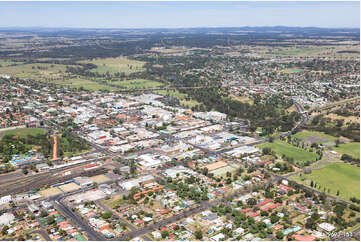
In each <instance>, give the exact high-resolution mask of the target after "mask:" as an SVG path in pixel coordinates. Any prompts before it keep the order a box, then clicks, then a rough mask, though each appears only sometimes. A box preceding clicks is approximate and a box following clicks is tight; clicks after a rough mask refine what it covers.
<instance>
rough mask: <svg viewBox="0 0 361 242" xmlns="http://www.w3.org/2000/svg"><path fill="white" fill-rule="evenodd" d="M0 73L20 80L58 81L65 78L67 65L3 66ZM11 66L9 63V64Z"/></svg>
mask: <svg viewBox="0 0 361 242" xmlns="http://www.w3.org/2000/svg"><path fill="white" fill-rule="evenodd" d="M1 63H2V62H0V65H2V67H0V73H2V74H6V75H10V76H15V77H18V78H32V79H40V81H46V80H52V79H57V78H60V77H62V76H63V74H64V73H65V70H66V67H65V65H60V64H57V65H53V64H44V63H34V64H16V65H6V64H1ZM8 64H9V63H8Z"/></svg>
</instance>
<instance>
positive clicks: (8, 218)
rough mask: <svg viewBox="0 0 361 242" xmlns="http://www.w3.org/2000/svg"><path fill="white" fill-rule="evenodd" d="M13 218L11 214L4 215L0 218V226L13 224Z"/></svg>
mask: <svg viewBox="0 0 361 242" xmlns="http://www.w3.org/2000/svg"><path fill="white" fill-rule="evenodd" d="M14 220H15V216H14V215H13V214H12V213H4V214H3V215H1V216H0V225H1V226H5V225H9V224H11V223H12V222H14Z"/></svg>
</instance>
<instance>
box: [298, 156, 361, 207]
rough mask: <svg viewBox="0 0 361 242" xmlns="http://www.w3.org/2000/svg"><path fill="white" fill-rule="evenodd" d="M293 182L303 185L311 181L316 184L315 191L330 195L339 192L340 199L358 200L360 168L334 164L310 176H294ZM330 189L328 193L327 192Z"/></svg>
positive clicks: (315, 171) (313, 172)
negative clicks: (352, 198)
mask: <svg viewBox="0 0 361 242" xmlns="http://www.w3.org/2000/svg"><path fill="white" fill-rule="evenodd" d="M293 179H294V180H296V181H297V182H300V183H302V184H304V185H310V183H311V181H313V182H314V183H317V189H318V190H320V191H325V192H326V193H329V194H331V195H336V194H337V191H340V195H339V196H340V197H341V198H343V199H346V200H349V199H350V197H357V198H360V168H358V167H355V166H352V165H349V164H345V163H340V162H335V163H331V164H328V165H325V166H324V167H322V168H320V169H317V170H313V171H312V173H310V174H303V175H301V176H294V177H293ZM328 189H330V192H328Z"/></svg>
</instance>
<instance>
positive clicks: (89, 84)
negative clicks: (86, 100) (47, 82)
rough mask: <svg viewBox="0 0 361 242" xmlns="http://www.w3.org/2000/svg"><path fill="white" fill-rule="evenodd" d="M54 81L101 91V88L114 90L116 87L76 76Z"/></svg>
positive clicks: (71, 86)
mask: <svg viewBox="0 0 361 242" xmlns="http://www.w3.org/2000/svg"><path fill="white" fill-rule="evenodd" d="M53 83H55V84H58V85H63V86H68V87H70V88H83V89H84V90H88V91H99V90H107V91H112V90H114V89H115V88H113V87H110V86H106V85H103V84H99V83H96V82H93V81H91V80H87V79H85V78H81V77H75V78H71V79H68V80H56V81H54V82H53Z"/></svg>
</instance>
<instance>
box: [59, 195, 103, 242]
mask: <svg viewBox="0 0 361 242" xmlns="http://www.w3.org/2000/svg"><path fill="white" fill-rule="evenodd" d="M55 206H56V208H57V209H58V210H59V211H60V212H61V213H62V214H63V215H65V216H66V217H67V218H69V219H70V220H72V221H74V222H75V223H76V224H77V225H79V226H80V227H81V228H82V229H83V230H84V231H85V232H86V234H87V236H88V238H89V240H92V241H95V240H96V241H104V240H106V238H105V237H104V236H103V235H102V234H100V233H97V232H95V231H94V229H93V228H92V227H90V225H89V224H88V223H87V222H86V221H84V220H83V219H82V218H81V217H80V216H79V215H77V214H76V213H74V212H72V211H71V210H70V209H69V208H68V207H67V206H66V205H65V204H63V202H62V200H56V201H55Z"/></svg>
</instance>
